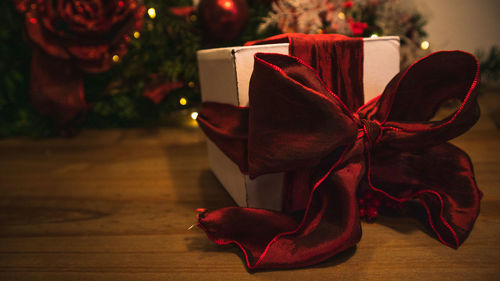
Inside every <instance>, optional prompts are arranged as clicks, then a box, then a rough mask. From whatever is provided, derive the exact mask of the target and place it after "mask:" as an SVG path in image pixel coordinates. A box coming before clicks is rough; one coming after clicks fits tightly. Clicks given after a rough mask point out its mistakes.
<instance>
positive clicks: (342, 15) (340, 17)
mask: <svg viewBox="0 0 500 281" xmlns="http://www.w3.org/2000/svg"><path fill="white" fill-rule="evenodd" d="M337 16H338V17H339V19H341V20H343V19H345V14H344V13H342V12H340V13H339V14H338V15H337Z"/></svg>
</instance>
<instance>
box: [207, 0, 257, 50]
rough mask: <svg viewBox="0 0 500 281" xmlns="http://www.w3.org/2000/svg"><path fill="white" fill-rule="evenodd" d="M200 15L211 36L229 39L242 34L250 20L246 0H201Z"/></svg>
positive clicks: (224, 39)
mask: <svg viewBox="0 0 500 281" xmlns="http://www.w3.org/2000/svg"><path fill="white" fill-rule="evenodd" d="M198 16H199V17H200V21H201V23H202V28H203V29H204V30H205V31H206V32H207V33H208V35H209V36H210V37H211V38H214V39H218V40H223V41H228V40H232V39H235V38H236V37H238V35H240V34H241V32H242V31H243V29H244V28H245V26H246V23H247V21H248V4H247V2H246V0H201V1H200V4H199V6H198Z"/></svg>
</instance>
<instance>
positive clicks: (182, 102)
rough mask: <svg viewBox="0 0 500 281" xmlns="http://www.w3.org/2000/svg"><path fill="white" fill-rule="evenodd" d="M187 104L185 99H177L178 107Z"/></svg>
mask: <svg viewBox="0 0 500 281" xmlns="http://www.w3.org/2000/svg"><path fill="white" fill-rule="evenodd" d="M187 103H188V101H187V99H186V98H184V97H182V98H180V99H179V104H180V105H186V104H187Z"/></svg>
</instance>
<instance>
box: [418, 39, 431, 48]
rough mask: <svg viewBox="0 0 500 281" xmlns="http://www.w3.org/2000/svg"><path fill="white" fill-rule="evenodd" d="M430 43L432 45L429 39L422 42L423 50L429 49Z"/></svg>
mask: <svg viewBox="0 0 500 281" xmlns="http://www.w3.org/2000/svg"><path fill="white" fill-rule="evenodd" d="M430 45H431V44H430V43H429V41H422V43H420V48H421V49H422V50H427V49H429V46H430Z"/></svg>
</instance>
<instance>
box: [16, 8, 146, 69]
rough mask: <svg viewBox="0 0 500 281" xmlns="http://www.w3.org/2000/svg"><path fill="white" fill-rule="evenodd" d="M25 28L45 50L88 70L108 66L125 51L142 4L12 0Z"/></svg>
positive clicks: (140, 18) (139, 25) (139, 24)
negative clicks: (22, 17) (115, 56)
mask: <svg viewBox="0 0 500 281" xmlns="http://www.w3.org/2000/svg"><path fill="white" fill-rule="evenodd" d="M15 3H16V6H17V8H18V10H20V11H21V12H24V13H25V14H26V30H27V33H28V36H29V38H30V39H31V41H33V43H35V44H36V45H37V46H38V47H40V48H41V49H42V50H43V51H45V52H46V53H47V54H49V55H51V56H54V57H58V58H61V59H70V60H72V61H74V62H75V63H76V65H77V66H78V67H79V68H81V69H83V70H84V71H88V72H100V71H104V70H107V69H109V68H110V67H111V65H112V63H113V60H112V57H113V56H114V55H118V56H119V57H121V56H123V55H125V53H126V52H127V48H126V42H127V41H128V40H129V38H130V37H129V34H130V33H132V32H133V31H134V30H137V29H140V27H141V25H142V20H143V14H144V11H145V8H144V5H142V4H140V3H137V1H135V0H120V1H117V0H15Z"/></svg>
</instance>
